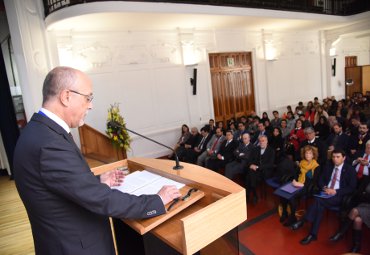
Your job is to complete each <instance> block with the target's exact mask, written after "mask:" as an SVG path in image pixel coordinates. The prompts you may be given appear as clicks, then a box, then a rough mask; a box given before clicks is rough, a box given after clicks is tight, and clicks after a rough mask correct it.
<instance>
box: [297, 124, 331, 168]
mask: <svg viewBox="0 0 370 255" xmlns="http://www.w3.org/2000/svg"><path fill="white" fill-rule="evenodd" d="M304 135H305V137H306V140H304V141H303V142H301V143H300V145H299V151H301V149H302V148H303V147H305V146H306V145H311V146H314V147H316V148H317V150H318V152H319V158H318V160H317V162H318V163H319V165H320V166H321V167H323V166H324V165H325V163H326V160H327V148H326V144H325V143H323V142H322V141H321V140H320V139H316V136H315V129H313V128H312V127H307V128H305V129H304ZM299 154H300V153H299ZM297 156H298V160H301V155H297Z"/></svg>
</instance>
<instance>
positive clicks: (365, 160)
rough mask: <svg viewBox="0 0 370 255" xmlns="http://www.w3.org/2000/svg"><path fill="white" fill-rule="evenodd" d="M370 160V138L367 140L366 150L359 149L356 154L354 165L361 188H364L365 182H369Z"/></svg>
mask: <svg viewBox="0 0 370 255" xmlns="http://www.w3.org/2000/svg"><path fill="white" fill-rule="evenodd" d="M369 161H370V140H368V141H367V142H366V147H365V151H359V152H357V153H356V154H355V160H353V162H352V166H353V167H354V168H355V170H356V173H357V181H358V186H359V187H360V189H361V190H362V189H363V187H362V186H363V185H364V183H368V179H369V178H370V177H369Z"/></svg>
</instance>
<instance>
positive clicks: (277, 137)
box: [269, 127, 284, 162]
mask: <svg viewBox="0 0 370 255" xmlns="http://www.w3.org/2000/svg"><path fill="white" fill-rule="evenodd" d="M269 144H270V146H271V147H272V148H273V149H274V151H275V162H278V161H280V158H281V157H282V155H283V154H284V139H283V137H282V134H281V130H280V128H278V127H276V128H274V130H273V131H272V136H271V138H270V141H269Z"/></svg>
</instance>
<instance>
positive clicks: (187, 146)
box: [176, 127, 201, 161]
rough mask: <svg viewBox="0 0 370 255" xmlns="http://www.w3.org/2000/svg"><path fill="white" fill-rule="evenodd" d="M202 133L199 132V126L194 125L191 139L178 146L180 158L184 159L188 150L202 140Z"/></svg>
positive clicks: (177, 151)
mask: <svg viewBox="0 0 370 255" xmlns="http://www.w3.org/2000/svg"><path fill="white" fill-rule="evenodd" d="M200 139H201V135H200V134H199V132H198V128H197V127H192V128H191V130H190V137H189V139H188V140H187V141H186V142H185V143H184V146H180V147H179V148H177V150H176V153H177V157H178V158H179V160H181V161H184V158H185V155H186V151H187V150H192V149H193V148H194V147H195V146H196V145H197V144H198V143H199V141H200Z"/></svg>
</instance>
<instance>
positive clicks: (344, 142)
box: [326, 132, 349, 152]
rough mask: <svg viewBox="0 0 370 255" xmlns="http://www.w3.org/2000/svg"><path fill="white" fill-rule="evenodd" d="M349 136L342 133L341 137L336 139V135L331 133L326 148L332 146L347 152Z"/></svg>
mask: <svg viewBox="0 0 370 255" xmlns="http://www.w3.org/2000/svg"><path fill="white" fill-rule="evenodd" d="M348 141H349V136H348V135H347V134H345V133H344V132H342V134H341V135H339V136H338V137H337V138H336V134H334V133H331V134H330V135H329V137H328V139H327V140H326V144H327V145H328V146H334V148H335V149H340V150H344V151H346V152H347V146H348Z"/></svg>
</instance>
